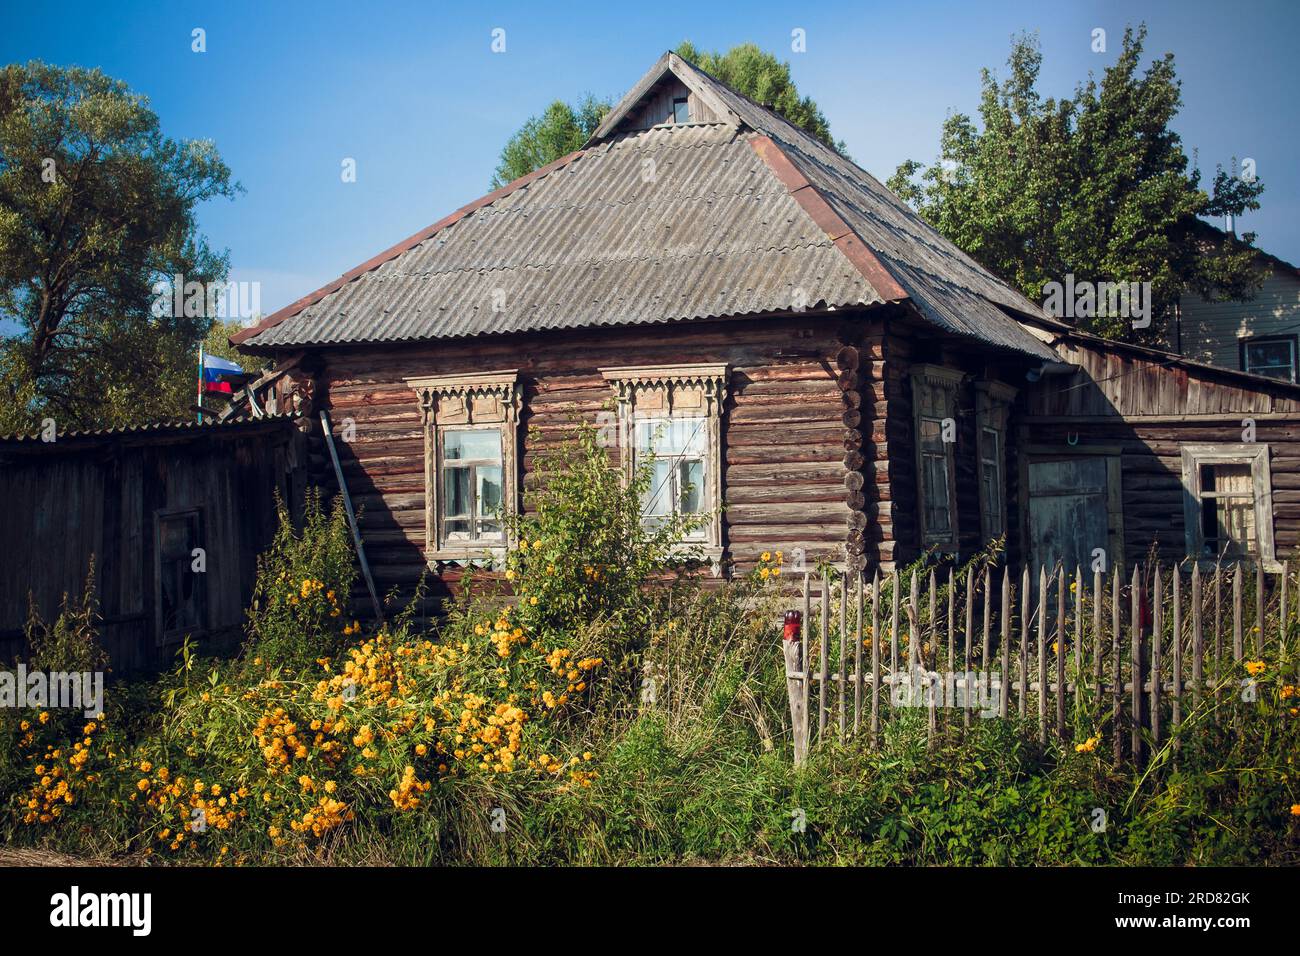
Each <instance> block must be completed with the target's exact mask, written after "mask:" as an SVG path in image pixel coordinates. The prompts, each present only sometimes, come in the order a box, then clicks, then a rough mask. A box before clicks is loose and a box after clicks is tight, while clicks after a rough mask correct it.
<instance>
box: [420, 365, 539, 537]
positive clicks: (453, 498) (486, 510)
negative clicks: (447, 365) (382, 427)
mask: <svg viewBox="0 0 1300 956" xmlns="http://www.w3.org/2000/svg"><path fill="white" fill-rule="evenodd" d="M406 382H407V384H408V385H410V386H411V387H412V388H413V389H414V390H415V392H416V394H417V395H418V396H419V399H420V409H421V414H422V417H423V419H424V437H425V441H424V448H425V533H424V540H425V555H426V557H427V559H428V560H429V561H430V562H435V561H457V562H462V563H464V562H467V561H474V560H479V559H482V558H484V557H485V556H494V555H501V554H504V552H505V549H506V547H507V546H508V544H509V542H508V541H507V537H508V534H507V530H506V526H505V524H504V522H503V520H502V519H503V517H504V516H506V515H509V514H514V513H515V512H516V511H517V510H518V499H517V493H516V485H517V482H516V471H517V465H516V462H517V461H518V435H519V427H518V425H519V412H520V409H521V405H522V393H521V391H520V387H519V382H518V373H517V372H516V371H515V370H513V369H512V370H509V371H504V372H487V373H481V374H471V375H444V376H435V377H428V378H409V379H407V380H406Z"/></svg>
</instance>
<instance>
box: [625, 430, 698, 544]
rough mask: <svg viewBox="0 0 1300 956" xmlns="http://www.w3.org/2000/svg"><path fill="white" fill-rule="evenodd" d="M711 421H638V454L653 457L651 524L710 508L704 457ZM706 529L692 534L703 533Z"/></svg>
mask: <svg viewBox="0 0 1300 956" xmlns="http://www.w3.org/2000/svg"><path fill="white" fill-rule="evenodd" d="M708 439H709V429H708V420H707V419H704V418H646V419H640V420H638V421H637V423H636V455H637V458H638V459H652V460H651V461H647V462H646V464H647V465H648V466H649V467H650V468H651V482H650V487H649V489H648V490H647V491H646V498H645V505H644V508H643V514H644V517H645V523H646V524H647V525H648V526H658V525H660V524H662V523H663V522H664V520H665V519H666V518H668V517H670V516H671V515H673V514H700V513H702V512H705V511H707V510H708V502H707V493H706V490H705V468H704V459H705V454H706V452H707V450H708ZM703 533H704V531H703V529H700V530H697V531H696V532H695V533H694V534H693V535H692V537H699V536H702V535H703Z"/></svg>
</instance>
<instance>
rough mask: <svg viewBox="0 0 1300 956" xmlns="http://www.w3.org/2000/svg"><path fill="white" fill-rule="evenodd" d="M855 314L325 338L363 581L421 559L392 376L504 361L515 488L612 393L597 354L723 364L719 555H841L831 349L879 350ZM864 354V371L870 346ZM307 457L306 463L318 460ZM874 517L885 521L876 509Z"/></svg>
mask: <svg viewBox="0 0 1300 956" xmlns="http://www.w3.org/2000/svg"><path fill="white" fill-rule="evenodd" d="M865 322H866V320H865V319H851V318H848V317H846V318H836V317H827V316H825V315H808V316H803V317H790V318H772V319H766V320H761V321H760V320H755V319H746V320H743V321H730V322H711V323H692V324H691V325H690V326H657V327H654V328H636V329H603V330H591V329H588V330H583V331H582V332H580V333H579V332H574V333H567V332H563V333H549V334H531V335H516V336H511V337H508V338H507V337H500V338H480V339H475V340H466V341H464V342H459V343H454V342H442V343H438V344H437V345H435V346H420V347H404V348H399V349H392V348H378V347H376V348H366V349H359V348H357V349H348V350H341V351H330V352H327V353H325V354H324V356H323V360H324V370H323V371H322V372H321V373H320V376H319V383H318V388H319V393H318V394H319V396H320V397H321V400H322V401H324V402H325V403H326V407H328V408H329V409H330V415H331V418H332V419H333V421H334V423H335V428H336V431H338V430H340V429H342V428H343V427H344V426H345V424H346V423H347V422H348V420H349V419H350V420H351V421H352V422H353V423H354V424H355V427H356V434H355V440H354V441H352V442H350V443H342V442H341V443H340V444H339V452H340V457H341V459H342V462H343V471H344V476H345V478H346V480H347V482H348V485H349V489H350V491H351V493H352V494H353V496H354V500H355V501H356V503H357V504H358V505H359V506H360V507H361V508H362V516H361V518H360V523H361V526H362V530H363V534H364V539H365V544H366V550H367V556H368V557H369V559H370V562H371V565H372V568H373V570H374V573H375V576H376V584H377V586H378V587H379V588H380V590H381V591H388V590H389V589H390V588H392V587H393V586H394V585H396V586H398V588H399V593H400V594H401V595H405V594H406V593H408V591H409V589H410V588H411V587H412V586H413V584H414V582H415V581H416V580H418V578H419V576H420V574H421V572H422V570H423V568H424V558H423V547H424V534H425V528H424V523H425V516H424V475H423V461H424V437H423V435H422V433H421V424H420V413H419V408H418V406H417V402H416V397H415V393H414V392H413V391H412V390H411V389H409V388H408V387H407V386H406V385H405V384H404V382H403V378H404V377H406V376H414V375H440V374H453V373H457V372H490V371H496V370H505V369H512V368H518V369H519V370H520V378H521V382H522V384H523V387H524V409H523V413H522V429H521V435H520V449H521V460H522V469H523V472H524V474H523V487H524V488H525V492H527V489H529V488H531V487H533V486H534V484H535V482H536V480H537V473H536V472H537V462H538V458H539V456H540V455H542V454H544V453H545V452H546V451H547V450H549V449H551V448H553V447H554V446H555V444H556V443H557V442H560V441H562V440H563V439H564V437H565V435H566V434H567V433H568V432H570V430H571V429H572V426H573V422H574V420H575V418H576V419H581V420H585V421H588V422H591V423H593V424H594V423H596V422H597V416H598V414H599V413H600V412H601V410H602V409H609V408H612V400H613V392H612V390H611V389H610V386H609V384H608V383H607V382H605V381H604V379H603V378H602V376H601V374H600V372H599V371H598V370H599V369H600V368H602V367H608V366H619V365H629V364H637V365H672V364H679V363H719V362H726V363H728V364H729V365H730V366H731V375H730V382H729V388H728V400H727V406H726V410H725V416H724V439H723V459H724V474H723V489H724V496H725V498H726V503H727V510H726V512H725V514H724V529H723V542H724V545H725V546H726V547H727V548H728V555H729V557H731V558H732V559H733V560H734V561H735V562H736V563H737V565H739V567H740V568H741V569H745V568H748V567H750V566H752V565H753V563H754V562H755V561H756V560H757V559H758V556H759V555H760V554H761V553H762V552H763V551H765V550H777V549H781V550H783V551H785V552H786V553H787V554H790V553H791V552H793V550H794V549H796V548H803V549H804V551H805V557H806V560H808V561H809V562H813V563H815V562H816V561H817V560H819V559H821V558H825V557H829V558H834V559H836V560H843V555H844V547H845V543H846V537H847V533H848V531H849V530H850V526H849V511H850V508H849V505H848V504H846V488H847V484H846V480H845V476H846V471H847V470H850V469H848V468H847V465H846V452H847V451H849V450H851V449H850V448H849V446H850V445H852V444H855V442H854V441H853V440H852V437H851V436H850V435H848V432H850V431H853V430H854V429H848V428H846V424H845V412H846V401H847V400H846V399H845V398H844V397H843V396H844V393H843V392H842V390H841V384H840V377H839V376H840V371H841V370H840V369H839V368H838V367H837V364H836V362H837V356H838V355H839V353H840V351H841V350H842V349H843V348H844V346H845V344H846V342H847V341H849V340H853V341H856V342H859V343H861V342H864V341H866V343H867V351H868V353H871V349H873V348H874V349H875V353H874V354H876V355H878V354H879V345H878V343H877V344H875V345H872V344H871V341H870V339H871V333H870V331H869V330H867V329H866V326H865ZM873 361H874V362H875V366H874V367H875V372H874V374H875V375H877V376H878V375H879V374H880V367H879V359H878V358H877V359H875V360H873ZM871 374H873V373H870V372H868V377H870V375H871ZM872 407H875V404H874V403H873V405H872ZM870 417H871V416H864V418H870ZM855 427H861V426H855ZM868 427H870V426H868ZM876 437H877V438H879V437H880V436H876ZM856 444H861V442H860V441H858V442H856ZM879 453H880V452H879V451H873V454H879ZM313 458H314V459H315V458H316V455H315V453H313ZM315 467H316V473H318V474H319V473H320V469H321V466H320V463H319V462H318V461H317V462H316V464H315ZM872 484H873V486H874V487H876V488H877V492H876V494H877V496H878V495H879V494H881V493H882V492H887V488H882V486H881V484H880V483H879V481H875V482H873V483H872ZM526 497H527V495H526ZM881 529H882V531H881V533H882V534H884V535H886V536H887V535H888V534H889V527H888V524H887V523H882V525H881ZM875 557H876V552H875V551H874V550H873V551H872V558H873V559H875ZM458 577H459V576H458V574H457V572H456V571H454V570H448V571H447V572H446V573H444V574H443V576H442V581H441V582H440V584H438V585H436V587H435V590H436V591H438V592H439V593H446V588H454V586H455V584H456V583H457V581H458ZM400 599H401V598H400V597H399V600H400Z"/></svg>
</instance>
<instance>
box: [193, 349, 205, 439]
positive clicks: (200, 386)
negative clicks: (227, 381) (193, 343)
mask: <svg viewBox="0 0 1300 956" xmlns="http://www.w3.org/2000/svg"><path fill="white" fill-rule="evenodd" d="M194 404H195V405H197V406H198V408H199V424H200V425H202V424H203V343H202V342H200V343H199V384H198V397H197V399H196V400H195V402H194Z"/></svg>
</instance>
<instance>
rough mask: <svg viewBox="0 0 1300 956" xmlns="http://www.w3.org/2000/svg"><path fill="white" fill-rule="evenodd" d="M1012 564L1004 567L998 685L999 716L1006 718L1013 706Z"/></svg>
mask: <svg viewBox="0 0 1300 956" xmlns="http://www.w3.org/2000/svg"><path fill="white" fill-rule="evenodd" d="M1010 695H1011V566H1010V565H1006V566H1005V567H1003V569H1002V676H1001V679H1000V681H999V687H998V716H999V717H1002V718H1004V719H1005V718H1006V716H1007V713H1008V710H1009V708H1010V706H1011V702H1010V700H1009V697H1010Z"/></svg>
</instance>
